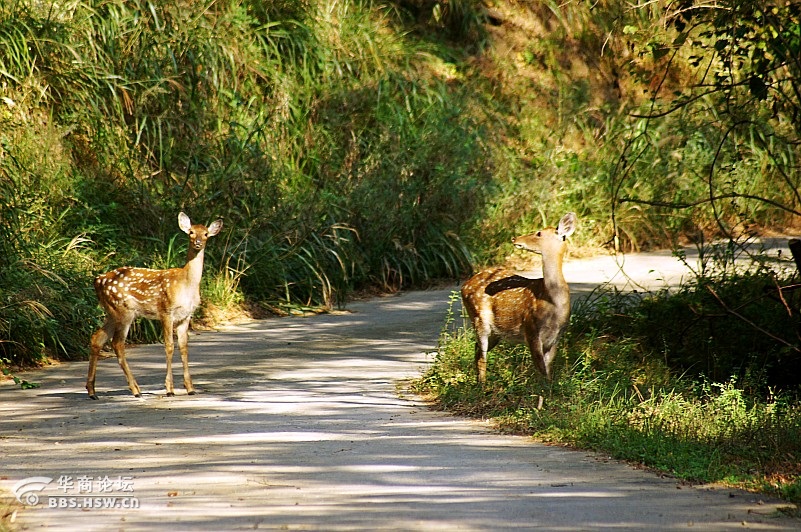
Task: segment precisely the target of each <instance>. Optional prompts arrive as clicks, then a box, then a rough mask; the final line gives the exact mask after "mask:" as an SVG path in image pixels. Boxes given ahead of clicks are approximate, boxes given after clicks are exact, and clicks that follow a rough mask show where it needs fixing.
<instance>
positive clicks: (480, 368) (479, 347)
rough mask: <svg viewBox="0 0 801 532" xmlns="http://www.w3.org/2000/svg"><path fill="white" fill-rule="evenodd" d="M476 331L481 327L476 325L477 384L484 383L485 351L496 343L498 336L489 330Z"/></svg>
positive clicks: (485, 378) (485, 379)
mask: <svg viewBox="0 0 801 532" xmlns="http://www.w3.org/2000/svg"><path fill="white" fill-rule="evenodd" d="M478 331H481V329H480V328H478V327H476V334H477V335H478V338H476V357H475V366H476V379H477V382H478V384H484V383H485V382H486V381H487V353H489V351H490V349H492V348H493V347H495V346H496V345H498V338H497V337H496V336H495V335H493V334H492V333H490V332H485V331H482V332H478Z"/></svg>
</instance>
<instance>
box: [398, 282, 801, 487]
mask: <svg viewBox="0 0 801 532" xmlns="http://www.w3.org/2000/svg"><path fill="white" fill-rule="evenodd" d="M700 295H701V296H703V294H700ZM456 297H458V296H457V295H456V293H454V298H456ZM604 297H607V298H611V299H615V298H617V297H620V295H616V294H613V293H610V294H605V295H604ZM657 297H658V298H661V299H662V300H663V302H664V301H669V300H670V299H671V297H673V296H669V295H667V294H662V295H660V296H657ZM630 304H631V303H629V302H626V305H630ZM650 304H656V303H654V302H651V303H650ZM629 308H630V307H629ZM608 309H609V307H606V310H605V311H604V313H603V315H594V316H593V317H590V316H588V315H586V309H585V310H584V311H583V312H585V314H580V313H579V314H578V315H576V316H574V318H573V321H572V325H571V326H570V328H569V330H568V333H567V334H566V337H565V339H564V340H563V343H562V347H561V348H560V356H559V358H558V359H557V363H556V364H555V370H556V372H555V373H556V376H555V379H554V381H553V382H552V383H547V382H546V381H545V380H544V379H543V378H542V377H541V376H540V375H539V374H537V372H536V371H535V370H534V366H533V365H532V364H531V361H530V355H529V353H528V351H527V349H525V348H523V347H522V346H504V345H503V344H502V345H501V346H499V347H497V348H496V349H495V350H493V352H492V353H491V356H490V362H489V365H488V370H487V371H488V378H487V383H486V385H485V386H484V387H479V386H478V385H477V384H476V381H475V375H474V370H473V353H474V335H473V333H472V331H471V330H469V329H466V328H465V327H464V324H463V323H459V321H460V320H459V319H458V317H456V316H453V315H450V316H449V318H448V323H447V324H446V327H445V328H444V330H443V333H442V336H441V338H440V342H439V346H438V349H437V351H436V353H435V354H434V359H433V361H432V364H431V366H430V367H429V368H428V369H427V371H426V372H425V373H424V374H423V375H422V376H421V377H420V378H419V379H418V380H417V381H416V382H415V384H414V389H415V391H417V392H418V393H422V394H425V395H427V396H429V397H431V398H432V399H433V400H434V401H435V403H436V404H437V405H438V406H439V407H440V408H443V409H446V410H449V411H452V412H455V413H458V414H462V415H468V416H475V417H481V418H489V419H492V420H493V421H494V422H495V424H496V425H497V427H498V428H499V429H500V430H503V431H509V432H514V433H517V434H526V435H531V436H533V437H534V438H536V439H538V440H540V441H545V442H553V443H560V444H566V445H571V446H576V447H580V448H585V449H591V450H595V451H601V452H604V453H606V454H609V455H610V456H613V457H615V458H617V459H621V460H625V461H628V462H631V463H635V464H638V465H642V466H645V467H647V468H651V469H654V470H658V471H662V472H665V473H668V474H670V475H673V476H675V477H677V478H680V479H683V480H687V481H692V482H704V483H723V484H726V485H730V486H736V487H740V488H744V489H750V490H756V491H760V492H764V493H769V494H771V495H775V496H779V497H782V498H784V499H786V500H788V501H789V502H793V503H801V469H799V467H798V464H799V463H801V443H800V442H801V407H800V406H799V404H798V390H799V388H797V386H798V383H797V382H796V384H795V386H796V387H793V386H788V385H785V387H784V388H783V389H782V388H780V387H778V386H772V385H770V384H769V383H768V382H767V381H766V380H764V379H765V375H764V374H762V375H761V377H762V379H763V380H759V381H756V380H755V379H753V372H751V373H749V372H747V371H745V372H744V375H745V376H744V377H739V376H732V377H729V378H727V379H725V380H722V381H716V380H710V379H707V378H706V377H705V376H704V375H703V374H692V375H691V374H689V373H687V372H686V371H685V372H683V371H682V370H681V369H680V368H678V367H671V366H669V365H668V364H667V363H666V362H665V360H666V359H665V357H664V353H662V352H659V351H658V350H654V349H649V348H647V347H644V345H645V344H644V343H643V341H642V339H641V338H639V337H626V336H621V335H618V334H614V332H615V325H614V324H615V319H614V313H611V312H607V311H608ZM579 312H582V311H579ZM673 312H674V314H673V315H671V316H670V319H674V320H675V321H681V320H683V319H686V318H682V316H681V315H680V314H679V313H677V312H675V310H674V311H673ZM662 319H669V318H668V317H667V316H665V315H663V316H662ZM691 319H697V318H691ZM578 323H581V324H582V325H578ZM584 324H588V325H584ZM749 379H750V380H749ZM542 399H544V402H543V403H542V404H544V407H542V408H540V406H541V402H540V401H541V400H542Z"/></svg>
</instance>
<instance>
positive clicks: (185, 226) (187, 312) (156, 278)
mask: <svg viewBox="0 0 801 532" xmlns="http://www.w3.org/2000/svg"><path fill="white" fill-rule="evenodd" d="M178 226H179V227H180V228H181V230H182V231H183V232H185V233H186V234H187V235H189V253H188V257H187V260H186V265H184V266H183V267H182V268H170V269H167V270H152V269H148V268H132V267H129V266H125V267H122V268H117V269H116V270H113V271H110V272H108V273H104V274H102V275H99V276H97V277H96V278H95V281H94V286H95V292H96V293H97V299H98V300H99V302H100V306H101V307H103V310H104V311H105V313H106V321H105V322H104V323H103V326H102V327H100V328H99V329H98V330H97V331H96V332H95V333H94V334H93V335H92V340H91V354H90V358H89V376H88V377H87V379H86V391H87V392H89V397H90V398H92V399H97V394H96V393H95V373H96V371H97V361H98V358H99V357H100V350H101V349H102V348H103V346H104V345H105V344H106V342H107V341H108V340H109V339H111V346H112V347H113V348H114V352H115V353H116V355H117V362H119V364H120V367H121V368H122V371H123V373H125V378H126V379H128V387H129V388H130V389H131V392H133V394H134V396H136V397H141V395H142V393H141V391H140V390H139V385H138V384H137V383H136V379H135V378H134V376H133V374H132V373H131V368H130V367H128V362H127V361H126V360H125V339H126V338H127V336H128V330H129V329H130V327H131V323H133V321H134V320H135V319H136V318H138V317H140V316H142V317H145V318H148V319H152V320H156V319H157V320H160V321H161V325H162V329H163V334H164V349H165V351H166V352H167V378H166V380H165V386H166V388H167V395H169V396H172V395H175V392H174V390H173V384H172V355H173V351H174V343H173V332H175V333H176V334H177V336H178V349H179V350H180V351H181V362H182V363H183V366H184V387H185V388H186V392H187V394H189V395H194V394H195V388H194V386H193V385H192V378H191V376H190V375H189V351H188V342H189V338H188V336H189V334H188V333H189V319H190V318H191V317H192V313H193V312H194V310H195V308H197V306H198V304H199V303H200V278H201V277H202V275H203V254H204V250H205V248H206V241H207V240H208V238H209V237H212V236H214V235H216V234H218V233H219V232H220V230H221V229H222V220H220V219H218V220H216V221H215V222H213V223H212V224H211V225H209V226H208V227H206V226H204V225H200V224H195V225H193V224H192V223H191V222H190V220H189V217H188V216H187V215H186V214H184V213H183V212H182V213H180V214H179V215H178Z"/></svg>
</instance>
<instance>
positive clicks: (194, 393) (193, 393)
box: [186, 390, 197, 395]
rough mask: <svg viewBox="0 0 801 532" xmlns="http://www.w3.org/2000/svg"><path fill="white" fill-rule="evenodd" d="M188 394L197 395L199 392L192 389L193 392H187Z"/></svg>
mask: <svg viewBox="0 0 801 532" xmlns="http://www.w3.org/2000/svg"><path fill="white" fill-rule="evenodd" d="M186 395H197V392H196V391H195V390H192V391H191V392H186Z"/></svg>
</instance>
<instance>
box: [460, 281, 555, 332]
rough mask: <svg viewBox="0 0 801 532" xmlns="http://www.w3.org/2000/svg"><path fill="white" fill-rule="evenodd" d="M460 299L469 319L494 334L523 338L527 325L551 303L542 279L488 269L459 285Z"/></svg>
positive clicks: (538, 316)
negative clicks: (487, 327) (460, 287)
mask: <svg viewBox="0 0 801 532" xmlns="http://www.w3.org/2000/svg"><path fill="white" fill-rule="evenodd" d="M462 301H463V302H464V305H465V308H466V310H467V313H468V315H469V316H470V319H471V320H472V321H473V322H474V323H475V322H476V319H478V321H479V322H481V323H485V324H486V325H488V326H489V327H490V329H491V330H492V332H494V333H495V334H498V335H501V336H504V337H508V338H522V337H523V336H524V332H525V329H526V324H533V323H535V322H536V321H537V320H538V319H539V318H540V316H542V315H543V314H544V313H545V312H546V311H547V309H548V307H549V306H551V304H550V302H549V301H548V300H547V297H546V295H545V286H544V283H543V280H542V279H531V278H528V277H523V276H521V275H517V274H516V273H514V272H513V271H511V270H506V269H504V268H491V269H488V270H484V271H482V272H479V273H478V274H476V275H474V276H473V277H472V278H470V280H468V281H467V282H466V283H465V284H464V285H463V286H462Z"/></svg>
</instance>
